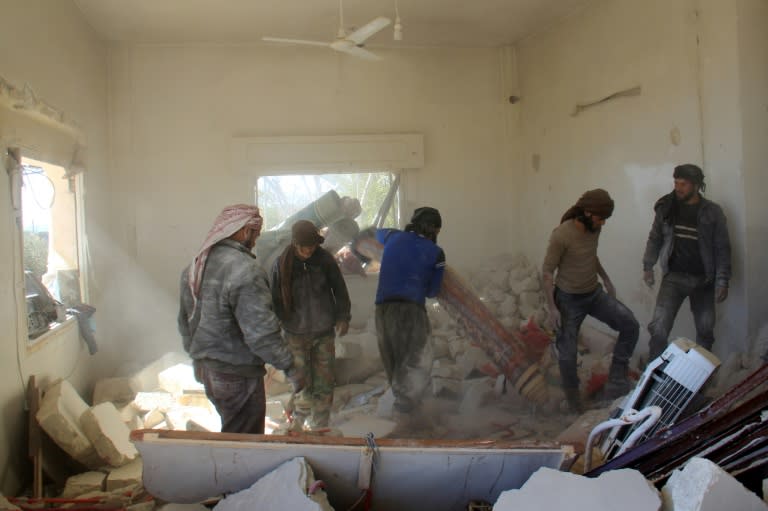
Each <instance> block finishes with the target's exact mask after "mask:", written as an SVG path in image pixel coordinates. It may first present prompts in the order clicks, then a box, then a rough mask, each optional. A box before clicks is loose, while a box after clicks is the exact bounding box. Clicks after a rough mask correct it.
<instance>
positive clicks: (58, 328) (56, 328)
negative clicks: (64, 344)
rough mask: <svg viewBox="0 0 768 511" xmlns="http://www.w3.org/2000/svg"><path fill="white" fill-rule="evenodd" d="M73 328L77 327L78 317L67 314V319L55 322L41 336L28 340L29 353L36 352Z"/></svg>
mask: <svg viewBox="0 0 768 511" xmlns="http://www.w3.org/2000/svg"><path fill="white" fill-rule="evenodd" d="M72 328H77V318H76V317H75V316H72V315H67V319H65V320H64V321H63V322H61V323H56V324H54V325H53V326H52V327H50V328H49V329H48V331H47V332H45V333H44V334H42V335H41V336H40V337H37V338H35V339H30V340H29V341H27V353H34V352H36V351H38V350H40V349H42V348H43V347H44V346H46V345H48V344H50V343H52V342H56V340H57V339H58V338H59V337H61V336H62V335H64V334H65V333H67V332H69V331H70V330H71V329H72Z"/></svg>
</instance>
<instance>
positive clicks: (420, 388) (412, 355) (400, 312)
mask: <svg viewBox="0 0 768 511" xmlns="http://www.w3.org/2000/svg"><path fill="white" fill-rule="evenodd" d="M429 334H430V326H429V318H428V317H427V311H426V310H425V309H424V306H423V305H420V304H417V303H412V302H388V303H382V304H379V305H376V336H377V338H378V341H379V353H380V354H381V361H382V362H383V364H384V370H385V371H386V372H387V379H388V380H389V384H390V385H391V386H392V393H393V394H394V396H395V405H394V406H395V410H397V411H398V412H401V413H408V412H411V411H414V410H415V409H416V408H417V407H418V406H419V404H420V403H421V399H422V396H423V395H424V392H425V391H426V389H427V387H428V386H429V375H430V372H431V371H432V361H433V359H434V352H433V348H432V342H431V340H430V338H429Z"/></svg>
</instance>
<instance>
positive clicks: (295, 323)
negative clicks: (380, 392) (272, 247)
mask: <svg viewBox="0 0 768 511" xmlns="http://www.w3.org/2000/svg"><path fill="white" fill-rule="evenodd" d="M284 256H286V257H282V256H281V257H280V258H278V259H277V260H276V261H275V264H274V266H273V269H272V299H273V301H274V303H275V310H276V311H277V315H278V317H279V318H280V320H281V321H282V328H283V330H284V331H285V338H286V340H287V341H288V345H289V346H290V348H291V351H292V352H293V357H294V360H295V363H296V365H297V367H298V368H302V369H304V373H305V374H306V375H307V385H306V387H305V388H304V390H302V391H301V392H299V393H298V394H297V395H295V396H294V397H293V402H294V410H293V415H294V424H296V425H298V426H299V427H300V426H301V423H303V422H304V419H305V418H309V422H310V426H311V427H312V428H313V429H317V428H325V427H328V422H329V420H330V416H331V405H332V404H333V388H334V385H335V383H336V377H335V372H334V366H335V361H336V351H335V347H334V340H335V337H336V335H335V333H334V326H335V325H336V323H338V322H340V321H345V322H349V320H350V308H351V303H350V301H349V293H348V291H347V285H346V283H345V282H344V277H343V276H342V274H341V270H339V266H338V264H337V263H336V260H335V259H334V258H333V256H332V255H331V254H330V253H329V252H328V251H326V250H324V249H323V248H322V247H317V248H316V249H315V251H314V253H313V254H312V255H311V256H310V257H308V258H307V259H306V260H301V259H299V258H298V257H296V255H295V254H294V248H293V246H292V245H291V246H289V247H287V248H286V252H284ZM281 261H285V263H287V264H290V271H288V272H286V273H288V274H289V275H290V277H289V278H290V279H291V287H290V304H291V305H290V310H287V307H286V303H285V301H284V296H285V294H284V293H283V292H281V291H282V286H283V282H282V278H283V272H282V271H281Z"/></svg>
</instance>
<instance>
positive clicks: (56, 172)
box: [21, 158, 81, 339]
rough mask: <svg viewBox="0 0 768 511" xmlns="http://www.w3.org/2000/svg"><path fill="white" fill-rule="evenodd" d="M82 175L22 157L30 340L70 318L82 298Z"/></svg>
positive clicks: (26, 287) (24, 242)
mask: <svg viewBox="0 0 768 511" xmlns="http://www.w3.org/2000/svg"><path fill="white" fill-rule="evenodd" d="M77 184H78V179H77V178H75V177H72V176H68V175H67V173H66V170H65V169H64V168H63V167H59V166H56V165H51V164H49V163H45V162H41V161H36V160H33V159H30V158H22V181H21V186H22V189H21V206H22V241H23V257H22V261H23V265H24V284H25V294H26V307H27V326H28V332H29V338H30V339H35V338H37V337H39V336H40V335H42V334H43V333H45V332H47V331H48V330H50V329H51V328H54V327H56V326H57V325H59V324H60V323H62V322H63V321H65V320H66V319H67V314H66V312H65V311H66V309H67V308H68V307H72V306H75V305H77V304H79V303H80V302H81V281H80V264H79V255H78V254H79V245H78V229H77V227H78V222H77V215H78V213H77V200H76V199H77V197H76V194H77V186H78V185H77Z"/></svg>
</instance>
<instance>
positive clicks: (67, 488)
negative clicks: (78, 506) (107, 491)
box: [61, 472, 107, 499]
mask: <svg viewBox="0 0 768 511" xmlns="http://www.w3.org/2000/svg"><path fill="white" fill-rule="evenodd" d="M106 477H107V474H105V473H104V472H84V473H82V474H77V475H74V476H72V477H68V478H67V482H66V483H64V490H63V491H62V492H61V498H63V499H72V498H75V497H78V496H80V495H83V494H85V493H90V492H94V491H103V490H104V479H106Z"/></svg>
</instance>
